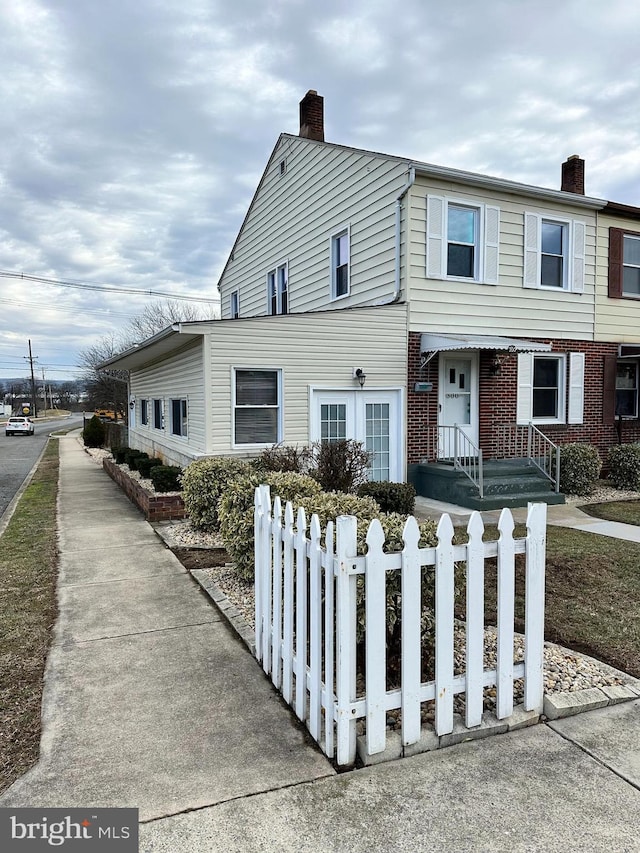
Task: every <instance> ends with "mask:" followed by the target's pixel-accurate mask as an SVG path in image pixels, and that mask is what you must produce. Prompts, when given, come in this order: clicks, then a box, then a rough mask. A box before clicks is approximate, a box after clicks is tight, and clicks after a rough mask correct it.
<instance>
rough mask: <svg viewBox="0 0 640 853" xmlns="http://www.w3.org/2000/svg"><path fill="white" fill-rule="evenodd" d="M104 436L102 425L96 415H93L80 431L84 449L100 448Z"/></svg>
mask: <svg viewBox="0 0 640 853" xmlns="http://www.w3.org/2000/svg"><path fill="white" fill-rule="evenodd" d="M104 435H105V432H104V424H103V423H102V421H101V420H100V418H99V417H98V416H97V415H94V416H93V417H92V418H91V420H90V421H89V423H88V424H87V425H86V426H85V428H84V429H83V430H82V439H83V441H84V443H85V447H102V445H103V444H104Z"/></svg>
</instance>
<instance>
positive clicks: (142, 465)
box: [135, 456, 162, 479]
mask: <svg viewBox="0 0 640 853" xmlns="http://www.w3.org/2000/svg"><path fill="white" fill-rule="evenodd" d="M135 465H136V470H137V471H138V472H139V473H140V476H141V477H146V478H147V479H148V478H149V476H150V474H151V469H152V468H155V467H156V466H157V465H162V460H161V459H157V458H155V457H152V458H151V459H149V458H147V459H143V458H142V457H141V456H139V457H138V458H137V459H136V461H135Z"/></svg>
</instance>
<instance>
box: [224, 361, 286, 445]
mask: <svg viewBox="0 0 640 853" xmlns="http://www.w3.org/2000/svg"><path fill="white" fill-rule="evenodd" d="M280 385H281V378H280V371H279V370H247V369H236V370H235V405H234V432H233V441H234V444H236V445H244V444H263V445H264V444H266V445H269V444H277V442H278V441H280V440H281V439H280V433H281V426H280V421H281V417H280V396H281V392H280Z"/></svg>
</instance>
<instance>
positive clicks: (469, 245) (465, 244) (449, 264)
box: [426, 195, 500, 284]
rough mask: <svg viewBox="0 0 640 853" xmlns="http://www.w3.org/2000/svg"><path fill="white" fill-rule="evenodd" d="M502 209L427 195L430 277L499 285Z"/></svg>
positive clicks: (428, 270) (427, 248) (427, 260)
mask: <svg viewBox="0 0 640 853" xmlns="http://www.w3.org/2000/svg"><path fill="white" fill-rule="evenodd" d="M499 248H500V208H499V207H495V206H494V205H488V204H475V203H472V202H468V201H466V200H465V199H453V198H445V197H443V196H436V195H430V196H427V243H426V274H427V278H439V279H455V280H465V279H466V280H468V281H477V282H481V283H483V284H497V283H498V265H499V260H500V252H499Z"/></svg>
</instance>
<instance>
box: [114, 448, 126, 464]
mask: <svg viewBox="0 0 640 853" xmlns="http://www.w3.org/2000/svg"><path fill="white" fill-rule="evenodd" d="M111 452H112V453H113V458H114V460H115V462H116V463H117V464H118V465H122V464H123V463H124V462H125V461H126V455H127V453H128V452H129V448H128V447H112V448H111Z"/></svg>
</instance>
